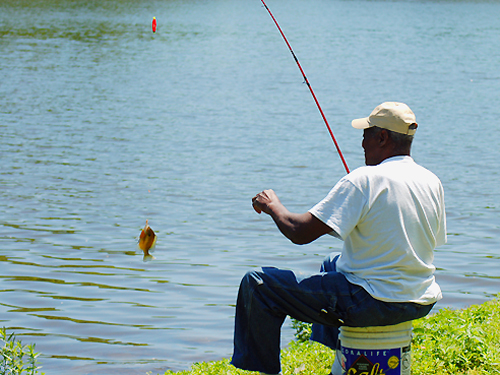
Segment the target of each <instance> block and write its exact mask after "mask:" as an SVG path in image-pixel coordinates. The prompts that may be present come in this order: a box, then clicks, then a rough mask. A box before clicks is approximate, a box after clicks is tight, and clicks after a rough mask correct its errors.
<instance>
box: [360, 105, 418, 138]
mask: <svg viewBox="0 0 500 375" xmlns="http://www.w3.org/2000/svg"><path fill="white" fill-rule="evenodd" d="M352 126H353V127H354V128H356V129H368V128H371V127H372V126H376V127H378V128H383V129H387V130H392V131H393V132H396V133H402V134H408V135H413V134H415V132H416V131H417V127H418V125H417V119H416V117H415V114H414V113H413V112H412V110H411V109H410V107H408V106H407V105H406V104H404V103H397V102H385V103H382V104H380V105H379V106H378V107H377V108H375V109H374V110H373V112H372V113H371V114H370V116H368V117H365V118H360V119H357V120H353V121H352Z"/></svg>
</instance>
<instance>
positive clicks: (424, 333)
mask: <svg viewBox="0 0 500 375" xmlns="http://www.w3.org/2000/svg"><path fill="white" fill-rule="evenodd" d="M499 298H500V295H499ZM293 326H294V328H295V329H296V331H297V334H296V337H297V341H293V342H291V343H290V345H289V346H288V347H287V348H285V349H283V350H282V351H281V361H282V370H283V375H296V374H299V375H327V374H329V373H330V368H331V365H332V363H333V359H334V357H335V354H334V352H333V351H332V350H330V349H328V348H326V347H324V346H322V345H321V344H317V343H314V342H310V341H308V337H309V334H310V327H309V325H307V324H302V323H300V322H294V323H293ZM172 374H177V375H238V374H241V375H243V374H245V375H252V374H257V373H255V372H248V371H242V370H238V369H236V368H234V367H233V366H231V365H230V364H229V359H223V360H221V361H216V362H209V363H205V362H203V363H195V364H194V365H193V366H192V367H191V369H190V370H187V371H181V372H173V371H167V372H166V373H165V375H172ZM412 374H413V375H438V374H439V375H495V374H498V375H500V299H498V298H497V299H495V300H493V301H489V302H486V303H484V304H482V305H477V306H476V305H475V306H471V307H469V308H467V309H463V310H451V309H443V310H440V311H439V312H438V313H436V314H433V315H429V316H427V317H425V318H422V319H419V320H415V321H414V322H413V341H412Z"/></svg>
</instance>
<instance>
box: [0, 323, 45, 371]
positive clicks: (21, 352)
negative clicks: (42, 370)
mask: <svg viewBox="0 0 500 375" xmlns="http://www.w3.org/2000/svg"><path fill="white" fill-rule="evenodd" d="M0 341H1V342H2V343H3V347H2V349H1V353H2V358H1V362H0V375H21V374H27V375H34V374H38V371H37V370H38V369H39V367H37V363H36V362H37V358H38V356H39V353H36V352H35V344H27V345H23V344H22V343H21V341H19V340H17V339H16V337H15V336H14V333H11V334H10V335H7V330H6V329H5V327H4V328H2V329H1V330H0ZM42 375H43V374H42Z"/></svg>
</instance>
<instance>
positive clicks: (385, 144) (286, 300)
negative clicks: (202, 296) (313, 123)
mask: <svg viewBox="0 0 500 375" xmlns="http://www.w3.org/2000/svg"><path fill="white" fill-rule="evenodd" d="M352 126H353V127H354V128H357V129H363V132H364V133H363V142H362V147H363V149H364V153H365V164H366V166H364V167H360V168H358V169H356V170H354V171H353V172H351V173H349V174H348V175H346V176H345V177H344V178H342V179H341V180H340V181H339V182H338V183H337V184H336V185H335V186H334V187H333V189H332V190H331V191H330V192H329V193H328V195H327V196H326V197H325V198H324V199H323V200H321V201H320V202H319V203H318V204H316V205H315V206H314V207H312V208H311V209H310V210H309V211H308V212H306V213H302V214H299V213H292V212H290V211H288V210H287V208H286V207H285V206H284V205H283V204H282V203H281V202H280V200H279V199H278V197H277V195H276V194H275V193H274V191H273V190H265V191H263V192H261V193H259V194H257V195H256V196H255V197H254V198H253V199H252V203H253V207H254V209H255V211H257V212H258V213H261V212H265V213H266V214H268V215H270V216H271V217H272V219H273V220H274V222H275V223H276V225H277V227H278V228H279V230H280V231H281V232H282V233H283V234H284V235H285V236H286V237H287V238H288V239H290V240H291V241H292V242H293V243H295V244H307V243H310V242H312V241H314V240H316V239H317V238H319V237H321V236H323V235H325V234H329V235H331V236H333V237H336V238H338V239H340V240H342V241H343V242H344V245H343V249H342V252H341V253H340V254H331V255H330V256H328V257H327V258H326V259H325V261H324V262H323V265H322V267H321V270H320V272H319V273H316V274H313V275H311V276H308V277H305V278H300V277H299V276H297V275H296V274H295V273H294V272H292V271H289V270H282V269H277V268H272V267H266V268H262V269H260V270H258V271H251V272H248V273H247V274H246V275H245V277H244V278H243V280H242V282H241V285H240V289H239V293H238V299H237V306H236V318H235V333H234V354H233V358H232V364H233V365H234V366H236V367H238V368H241V369H244V370H251V371H260V372H261V373H264V374H278V373H279V372H280V333H281V326H282V324H283V322H284V320H285V318H286V316H287V315H289V316H291V317H292V318H295V319H298V320H300V321H304V322H309V323H314V324H313V332H312V337H311V339H312V340H315V341H318V342H320V343H323V344H325V345H327V346H329V347H331V348H333V349H335V347H336V345H337V339H338V333H339V331H338V327H339V326H341V325H346V326H351V327H368V326H384V325H393V324H398V323H402V322H405V321H410V320H413V319H418V318H421V317H423V316H425V315H427V314H428V313H429V312H430V311H431V309H432V307H433V306H434V304H435V303H436V301H438V300H440V299H441V298H442V295H441V289H440V287H439V285H438V284H437V283H436V280H435V277H434V271H435V267H434V265H433V264H432V262H433V258H434V256H433V252H434V249H435V248H436V247H437V246H440V245H442V244H444V243H445V242H446V218H445V209H444V193H443V187H442V185H441V182H440V181H439V179H438V178H437V177H436V176H435V175H434V174H433V173H432V172H430V171H428V170H427V169H425V168H423V167H421V166H419V165H418V164H417V163H415V161H414V160H413V159H412V158H411V156H410V149H411V144H412V141H413V137H414V134H415V132H416V129H417V122H416V118H415V115H414V113H413V112H412V111H411V109H410V108H409V107H408V106H407V105H406V104H403V103H396V102H386V103H383V104H381V105H379V106H378V107H376V108H375V109H374V110H373V112H372V113H371V114H370V116H369V117H366V118H361V119H357V120H354V121H352Z"/></svg>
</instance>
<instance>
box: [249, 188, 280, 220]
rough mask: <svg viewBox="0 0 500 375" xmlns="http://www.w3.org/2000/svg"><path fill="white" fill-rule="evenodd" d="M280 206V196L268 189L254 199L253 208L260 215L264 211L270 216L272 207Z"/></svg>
mask: <svg viewBox="0 0 500 375" xmlns="http://www.w3.org/2000/svg"><path fill="white" fill-rule="evenodd" d="M273 204H274V205H276V204H279V205H281V202H280V200H279V199H278V196H277V195H276V193H275V192H274V190H271V189H268V190H264V191H263V192H262V193H259V194H257V195H256V196H255V197H253V198H252V206H253V209H254V210H255V212H257V213H258V214H260V213H261V212H262V211H264V212H265V213H266V214H268V215H270V214H271V208H270V207H271V206H272V205H273Z"/></svg>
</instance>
